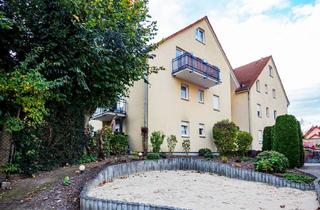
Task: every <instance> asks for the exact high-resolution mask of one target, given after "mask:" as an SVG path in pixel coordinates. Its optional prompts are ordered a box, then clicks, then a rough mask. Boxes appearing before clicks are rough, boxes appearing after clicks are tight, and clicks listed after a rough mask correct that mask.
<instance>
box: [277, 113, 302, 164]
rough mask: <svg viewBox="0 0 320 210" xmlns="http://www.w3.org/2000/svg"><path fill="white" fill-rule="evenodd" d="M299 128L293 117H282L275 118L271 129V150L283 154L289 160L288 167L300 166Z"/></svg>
mask: <svg viewBox="0 0 320 210" xmlns="http://www.w3.org/2000/svg"><path fill="white" fill-rule="evenodd" d="M299 142H300V137H299V128H298V123H297V120H296V118H295V117H294V116H293V115H282V116H279V117H277V120H276V124H275V126H274V128H273V142H272V150H274V151H278V152H280V153H282V154H284V155H285V156H286V157H287V158H288V160H289V167H290V168H294V167H299V166H300V165H301V163H300V158H301V155H300V153H301V149H300V146H299V145H300V143H299Z"/></svg>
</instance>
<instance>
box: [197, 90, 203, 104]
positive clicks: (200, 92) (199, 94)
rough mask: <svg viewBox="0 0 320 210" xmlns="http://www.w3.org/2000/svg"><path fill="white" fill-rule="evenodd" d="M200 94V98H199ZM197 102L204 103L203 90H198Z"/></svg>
mask: <svg viewBox="0 0 320 210" xmlns="http://www.w3.org/2000/svg"><path fill="white" fill-rule="evenodd" d="M201 95H202V98H201ZM198 102H199V103H202V104H203V103H204V91H203V90H198Z"/></svg>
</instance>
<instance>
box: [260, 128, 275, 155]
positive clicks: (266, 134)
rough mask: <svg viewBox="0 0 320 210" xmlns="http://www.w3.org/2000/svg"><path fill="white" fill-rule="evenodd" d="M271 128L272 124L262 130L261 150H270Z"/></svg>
mask: <svg viewBox="0 0 320 210" xmlns="http://www.w3.org/2000/svg"><path fill="white" fill-rule="evenodd" d="M272 129H273V126H267V127H265V128H264V130H263V142H262V151H266V150H272Z"/></svg>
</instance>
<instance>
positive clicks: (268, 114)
mask: <svg viewBox="0 0 320 210" xmlns="http://www.w3.org/2000/svg"><path fill="white" fill-rule="evenodd" d="M266 116H267V117H270V110H269V107H267V108H266Z"/></svg>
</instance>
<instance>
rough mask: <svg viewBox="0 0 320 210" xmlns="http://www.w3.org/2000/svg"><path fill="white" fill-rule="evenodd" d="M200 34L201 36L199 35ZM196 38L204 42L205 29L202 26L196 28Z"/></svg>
mask: <svg viewBox="0 0 320 210" xmlns="http://www.w3.org/2000/svg"><path fill="white" fill-rule="evenodd" d="M201 34H202V36H201ZM196 40H198V41H199V42H201V43H204V40H205V31H204V30H203V29H202V28H197V29H196Z"/></svg>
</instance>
